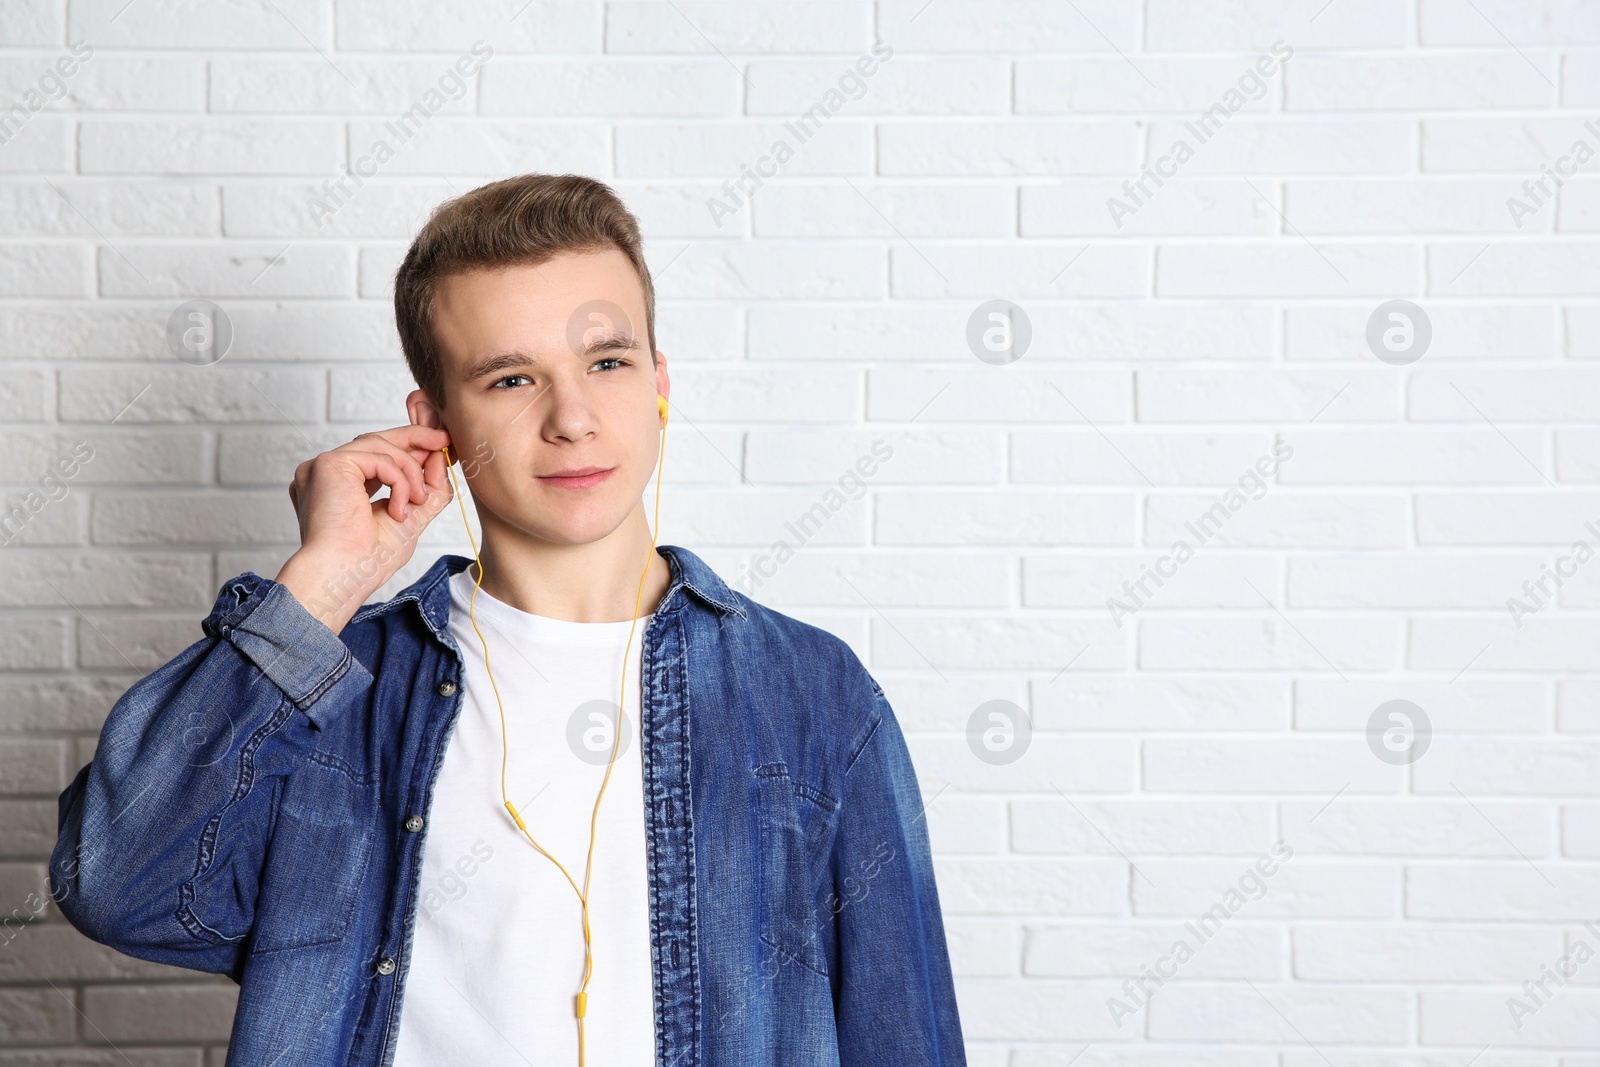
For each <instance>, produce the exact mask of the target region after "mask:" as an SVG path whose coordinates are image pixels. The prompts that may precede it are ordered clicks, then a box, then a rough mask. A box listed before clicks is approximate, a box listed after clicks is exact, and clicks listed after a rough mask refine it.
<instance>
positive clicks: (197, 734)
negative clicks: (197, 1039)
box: [50, 571, 372, 977]
mask: <svg viewBox="0 0 1600 1067" xmlns="http://www.w3.org/2000/svg"><path fill="white" fill-rule="evenodd" d="M201 625H202V627H203V628H204V630H205V633H206V636H205V637H204V638H203V639H201V640H199V641H196V642H195V643H194V644H192V645H190V646H189V647H188V648H186V649H185V650H184V651H183V652H181V653H179V654H178V655H177V656H176V657H174V658H173V659H172V660H170V661H169V662H167V663H166V664H164V665H163V666H161V667H159V668H158V669H156V670H154V671H152V672H151V673H149V674H147V675H145V676H144V677H143V678H141V679H140V680H139V681H138V682H136V683H134V685H133V686H132V687H130V688H129V689H128V691H127V692H125V693H124V694H123V695H122V696H121V698H119V699H118V700H117V702H116V704H115V705H114V706H113V707H112V709H111V712H110V714H109V715H108V716H107V718H106V722H105V725H104V726H103V727H102V728H101V731H100V744H99V747H98V749H96V751H95V755H94V759H93V761H91V762H90V763H89V764H88V765H87V766H85V767H84V768H83V769H82V770H80V771H79V772H78V774H77V777H76V778H74V779H73V781H72V783H71V784H70V785H68V786H67V788H66V790H65V791H63V792H62V794H61V797H60V800H59V828H60V832H59V836H58V837H57V839H56V846H55V849H54V851H53V852H52V853H51V856H50V882H51V894H52V895H53V897H54V898H55V900H56V903H57V906H58V907H59V908H60V909H61V912H62V914H63V915H65V916H66V917H67V919H68V920H69V921H70V922H71V923H72V925H73V926H75V927H77V928H78V930H80V931H81V932H83V933H84V934H85V935H87V936H88V937H90V938H92V939H93V940H95V941H98V942H101V943H102V944H105V945H109V946H110V947H112V948H115V949H117V950H118V951H120V952H124V953H126V954H128V955H130V956H137V957H139V958H140V959H148V960H155V961H157V962H160V963H168V964H172V965H174V966H177V967H188V968H192V969H194V970H201V971H211V972H215V973H227V974H234V975H235V977H237V969H238V968H239V966H240V965H241V963H242V958H241V953H242V943H243V942H244V940H245V937H246V935H247V934H248V933H249V931H250V928H251V925H252V922H253V919H254V905H255V889H256V887H257V885H258V884H259V882H260V871H261V863H262V859H263V856H264V853H265V848H266V842H267V837H268V831H269V828H270V827H271V825H272V817H273V801H274V781H275V779H276V778H277V777H279V776H282V775H283V774H286V773H287V772H288V771H289V770H291V769H292V768H293V766H294V765H295V764H296V763H297V762H299V761H301V760H303V759H304V756H305V753H306V751H307V750H308V749H309V748H310V747H311V746H313V745H314V743H315V738H316V734H317V731H318V730H319V729H320V728H322V727H324V726H326V725H327V723H328V722H329V721H330V719H331V717H332V716H335V715H338V714H339V713H340V712H341V711H342V710H344V709H345V708H347V707H349V706H350V705H351V704H353V703H355V702H356V701H358V700H359V699H360V698H361V696H362V695H363V694H364V693H365V692H366V690H367V688H368V687H369V686H370V685H371V684H372V676H371V674H370V673H368V671H367V669H366V668H365V667H363V666H362V665H361V663H360V662H359V661H357V660H356V659H355V658H354V657H353V656H352V655H351V652H350V649H349V648H348V647H347V646H346V645H345V643H344V642H343V641H341V640H340V639H339V637H338V636H337V635H336V634H334V633H333V631H331V630H329V629H328V628H327V627H326V626H325V625H323V624H322V623H321V622H318V621H317V620H316V619H314V618H312V617H311V615H310V614H309V613H308V612H307V611H306V610H305V608H304V607H303V606H302V605H301V604H300V603H299V601H297V600H296V599H295V597H294V596H293V595H292V594H291V593H290V592H289V590H288V589H287V588H286V587H285V586H282V585H279V584H278V583H276V582H274V581H270V580H268V579H266V578H262V577H261V576H260V575H257V574H255V573H253V572H251V571H246V572H244V573H243V574H241V575H239V576H237V577H235V578H232V579H230V580H229V581H228V582H226V583H225V584H224V586H223V588H222V592H221V593H220V595H219V596H218V598H217V601H216V604H215V606H214V607H213V608H212V611H211V614H210V615H208V616H207V617H206V619H205V621H204V622H203V623H202V624H201Z"/></svg>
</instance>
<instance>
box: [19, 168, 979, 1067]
mask: <svg viewBox="0 0 1600 1067" xmlns="http://www.w3.org/2000/svg"><path fill="white" fill-rule="evenodd" d="M394 302H395V315H396V320H397V324H398V328H399V333H400V339H401V343H402V347H403V350H404V352H405V357H406V360H407V362H408V364H409V366H410V370H411V373H412V375H413V377H414V378H415V379H416V382H417V385H418V388H417V389H416V390H415V391H414V392H412V393H411V394H410V395H409V396H408V397H407V399H406V408H407V414H408V415H409V417H410V422H409V424H408V425H406V426H399V427H395V428H393V429H387V430H381V431H377V432H372V433H364V434H360V435H358V436H357V437H356V438H355V439H354V440H352V441H351V442H349V443H348V444H344V445H341V446H339V447H338V448H335V449H332V450H331V451H328V452H324V453H322V454H321V455H318V456H316V457H315V458H314V459H310V460H307V461H306V462H304V463H302V464H300V466H299V468H298V469H297V470H296V471H295V475H294V480H293V483H292V484H291V485H290V487H289V495H290V499H291V500H292V502H293V504H294V507H295V510H296V512H297V514H298V516H299V522H300V534H301V540H302V545H301V547H300V549H299V550H298V551H296V552H295V553H294V554H293V555H292V556H291V557H290V558H289V560H288V561H287V562H286V563H285V564H284V565H283V568H282V569H281V570H280V571H279V572H278V575H277V577H276V578H275V579H271V580H269V579H267V578H263V577H261V576H259V575H257V574H255V573H254V572H252V571H245V572H244V573H242V574H240V575H238V576H236V577H234V578H231V579H229V580H228V581H226V582H225V583H223V585H222V588H221V592H220V595H219V596H218V598H217V600H216V603H215V605H214V607H213V608H212V610H211V613H210V615H208V616H207V617H206V619H205V620H204V622H203V623H202V627H203V629H204V632H205V637H204V639H202V640H200V641H198V642H196V643H195V644H193V645H191V646H190V647H189V648H187V649H185V650H184V651H183V652H181V653H180V654H179V655H178V656H177V657H175V658H174V659H173V660H171V661H170V662H168V663H167V664H165V665H164V666H162V667H160V668H158V669H157V670H155V671H152V672H151V673H150V674H149V675H147V676H145V677H144V678H142V679H140V680H139V681H138V682H136V683H135V684H134V685H133V686H132V688H130V689H129V690H128V691H127V693H125V694H124V695H123V696H122V698H121V699H119V700H118V701H117V702H116V705H115V706H114V707H113V708H112V709H111V713H110V715H109V717H108V718H107V720H106V723H105V726H104V728H103V729H102V731H101V735H100V746H99V749H98V751H97V753H96V755H95V758H94V761H93V762H92V763H90V764H89V765H88V766H87V767H85V768H83V769H82V770H81V771H80V772H79V773H78V775H77V777H76V779H75V780H74V781H73V782H72V784H71V785H70V786H69V787H68V788H67V789H66V791H65V792H63V793H62V795H61V799H60V838H59V840H58V842H57V844H56V847H55V850H54V853H53V855H52V856H51V862H50V873H51V877H52V892H53V893H54V894H55V895H56V896H57V899H58V902H59V905H60V908H61V910H62V912H63V914H65V915H66V917H67V918H68V919H69V920H70V921H71V922H72V923H73V925H74V926H76V927H77V928H78V929H79V930H81V931H82V932H83V933H85V934H86V935H88V936H89V937H91V938H93V939H94V940H96V941H99V942H102V943H104V944H107V945H110V946H112V947H114V948H116V949H118V950H120V951H122V952H124V953H127V954H128V955H132V956H137V957H140V958H143V959H149V960H156V961H159V962H163V963H168V964H173V965H176V966H179V967H188V968H193V969H196V970H202V971H211V972H218V973H224V974H227V975H229V976H230V977H231V978H232V979H233V980H234V981H236V982H238V983H239V985H240V991H239V1000H238V1008H237V1011H236V1013H235V1016H234V1023H233V1034H232V1040H231V1043H230V1046H229V1051H228V1059H227V1063H228V1064H229V1067H233V1065H236V1064H267V1063H273V1064H283V1065H289V1064H353V1065H363V1067H365V1065H381V1067H388V1065H391V1064H394V1065H398V1067H420V1065H424V1064H443V1063H450V1064H456V1063H463V1064H464V1063H471V1064H521V1063H538V1064H563V1063H576V1062H579V1059H580V1052H581V1054H583V1055H585V1056H587V1058H588V1060H589V1062H592V1063H594V1064H598V1065H601V1067H613V1065H617V1067H621V1065H630V1067H631V1065H644V1064H655V1065H658V1067H698V1065H706V1067H722V1065H727V1067H734V1065H738V1067H752V1065H755V1067H760V1065H776V1064H780V1063H781V1064H794V1065H817V1067H820V1065H825V1064H827V1065H833V1064H840V1065H861V1067H867V1065H872V1067H881V1065H886V1064H926V1065H938V1067H944V1065H958V1064H964V1063H965V1057H964V1053H963V1048H962V1038H961V1029H960V1023H959V1020H958V1016H957V1011H956V1003H955V997H954V990H953V984H952V978H951V971H950V963H949V958H948V951H947V946H946V941H945V933H944V927H943V923H942V919H941V915H940V909H939V901H938V893H937V890H936V887H935V883H934V874H933V866H932V862H931V859H930V852H929V841H928V832H927V819H926V817H925V811H924V804H923V800H922V797H921V795H920V791H919V789H918V785H917V779H916V775H915V773H914V771H913V768H912V764H911V760H910V757H909V755H908V752H907V749H906V744H905V741H904V738H903V736H902V734H901V731H900V728H899V725H898V723H897V722H896V719H895V715H894V713H893V711H892V710H891V708H890V706H889V702H888V701H887V700H886V699H885V697H884V693H883V690H882V688H881V687H880V686H879V685H878V683H877V682H876V680H874V679H873V677H872V676H871V675H870V674H869V673H868V672H867V670H866V669H865V668H864V667H863V665H862V664H861V662H860V661H859V660H858V659H857V658H856V657H855V656H854V655H853V654H852V653H851V651H850V649H849V648H848V646H846V645H845V644H844V643H843V642H842V641H840V640H839V639H838V638H836V637H834V636H832V635H830V634H828V633H827V632H825V631H823V630H820V629H817V628H816V627H813V626H809V625H806V624H803V623H801V622H798V621H796V620H794V619H791V618H789V617H788V616H785V615H783V614H780V613H779V612H776V611H773V610H771V609H770V608H766V607H763V606H761V605H759V604H757V603H755V602H754V601H752V600H750V599H749V598H748V597H745V596H743V595H741V594H739V593H737V592H735V591H734V590H733V589H731V588H729V587H728V585H727V584H726V583H724V582H723V580H722V579H721V578H720V577H718V575H717V574H716V572H715V571H713V570H712V569H711V568H710V567H709V566H707V565H706V564H705V563H704V562H703V561H702V560H701V559H700V558H699V557H698V556H696V555H695V554H694V553H692V552H690V551H688V550H687V549H684V548H679V547H676V546H672V545H663V546H660V548H659V551H657V549H656V548H655V547H654V545H653V538H652V536H651V532H650V525H649V522H648V521H647V518H646V515H645V510H644V504H643V499H642V497H643V491H644V489H645V486H646V484H647V483H648V482H649V481H650V479H651V477H652V475H658V463H657V460H658V458H659V456H660V453H659V451H658V449H659V448H660V447H661V443H662V440H663V437H664V435H663V433H662V430H663V428H664V426H665V421H666V419H667V415H668V412H669V410H670V408H669V405H668V404H666V403H665V402H664V401H665V399H666V398H667V397H668V396H669V394H670V382H669V380H668V376H667V361H666V358H665V357H664V356H663V355H662V354H661V353H660V352H658V351H657V350H656V347H655V295H654V289H653V286H652V283H651V278H650V274H649V271H648V269H647V267H646V265H645V260H644V256H643V254H642V252H641V244H640V236H639V227H638V223H637V221H636V220H635V218H634V217H633V216H632V215H631V214H630V213H629V211H628V210H627V208H626V207H624V205H623V204H622V202H621V201H620V200H618V199H617V197H616V195H615V194H614V193H613V192H612V190H610V189H609V188H607V187H606V186H605V185H603V184H601V183H599V182H596V181H593V180H591V179H588V178H585V177H581V176H578V175H560V176H550V175H526V176H522V177H518V178H512V179H508V180H505V181H499V182H494V183H491V184H489V185H485V186H483V187H481V188H478V189H475V190H473V191H472V192H470V193H468V194H466V195H465V196H461V197H459V198H457V199H455V200H452V201H449V202H447V203H445V204H444V205H442V206H441V207H440V208H439V209H438V210H437V211H436V212H435V213H434V214H433V216H432V218H431V219H430V220H429V221H428V223H427V224H426V226H425V227H424V228H423V230H422V232H421V233H420V234H419V235H418V236H417V238H416V240H415V241H414V242H413V244H412V246H411V248H410V250H409V252H408V254H407V256H406V258H405V260H404V262H403V263H402V264H401V266H400V268H399V271H398V273H397V275H396V279H395V296H394ZM639 324H642V325H643V330H642V331H641V330H639V329H638V328H637V327H638V326H639ZM447 449H448V461H449V462H450V463H454V462H456V461H459V463H460V468H461V469H460V473H461V475H462V476H463V477H465V479H466V481H467V483H468V484H469V485H470V487H471V489H472V500H473V503H474V505H475V507H476V511H477V519H478V522H479V524H480V525H481V529H482V547H481V556H480V557H479V558H478V559H477V560H476V561H475V560H471V559H468V558H466V557H464V556H459V555H453V554H446V555H443V556H441V557H440V558H439V559H438V560H437V561H436V562H435V563H434V564H433V565H432V566H431V567H430V568H429V569H428V570H427V572H426V573H424V574H423V575H422V576H421V577H420V578H418V579H417V580H416V581H415V582H413V583H412V584H411V585H409V586H407V587H406V588H405V589H404V590H403V591H402V592H401V593H400V594H399V595H398V596H396V597H394V598H393V599H391V600H388V601H384V602H381V603H376V604H369V605H365V606H363V605H364V604H365V601H366V599H367V598H368V597H369V596H371V595H372V594H373V593H374V592H375V591H376V590H377V589H378V588H379V587H381V586H382V585H383V584H384V583H385V582H387V581H388V580H389V578H390V577H392V576H393V575H394V574H395V573H396V572H397V571H398V570H399V568H400V567H402V566H403V565H404V564H405V563H406V562H407V561H408V560H409V559H410V557H411V554H412V550H413V548H414V547H415V545H416V540H417V535H418V534H419V533H420V532H421V530H422V528H423V527H425V526H426V525H427V524H428V523H429V522H431V521H432V520H433V519H435V518H437V517H438V516H439V515H440V513H441V512H443V511H445V510H446V509H447V508H449V507H450V505H451V502H452V501H453V500H456V497H455V493H454V490H453V483H452V480H451V478H450V477H448V476H447V475H448V474H449V473H450V471H449V467H448V465H447V454H446V450H447ZM383 486H387V487H388V489H389V494H388V496H387V497H386V498H382V499H378V500H373V499H372V495H373V494H374V493H375V492H376V491H377V490H378V489H379V488H380V487H383ZM657 487H658V490H659V476H658V477H657ZM658 499H659V498H658ZM456 509H457V510H458V511H459V517H460V519H462V520H465V519H466V509H465V508H464V507H462V506H461V504H460V503H459V502H457V504H456ZM469 532H470V527H469ZM474 549H475V555H476V554H477V544H476V541H474ZM636 628H637V630H638V632H639V633H640V635H641V637H640V640H638V641H634V640H633V634H634V632H635V629H636ZM619 698H620V710H619V706H618V705H619ZM425 843H426V847H424V844H425ZM580 879H581V881H580ZM591 979H592V980H591ZM580 1042H581V1045H580Z"/></svg>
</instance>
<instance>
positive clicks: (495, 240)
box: [394, 174, 656, 407]
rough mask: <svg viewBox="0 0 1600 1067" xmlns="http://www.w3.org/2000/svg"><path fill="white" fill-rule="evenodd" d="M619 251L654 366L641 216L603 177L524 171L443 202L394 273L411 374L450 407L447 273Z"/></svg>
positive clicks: (397, 316) (651, 292)
mask: <svg viewBox="0 0 1600 1067" xmlns="http://www.w3.org/2000/svg"><path fill="white" fill-rule="evenodd" d="M607 247H615V248H616V249H618V250H619V251H621V252H622V254H623V255H625V256H627V257H628V258H629V259H630V260H631V261H632V262H633V268H634V270H635V271H637V272H638V275H639V284H640V285H641V286H643V288H644V315H645V335H646V337H647V339H648V341H649V344H650V362H651V363H652V364H654V363H655V362H656V291H655V286H654V285H653V284H652V283H651V280H650V268H649V267H648V266H646V264H645V261H644V251H643V249H642V247H641V242H640V238H639V220H638V219H636V218H634V216H633V213H632V212H631V211H629V210H628V209H627V207H626V206H624V205H623V203H622V200H621V199H620V198H618V196H617V194H616V193H615V192H614V191H613V190H612V189H611V187H610V186H608V185H606V184H605V183H604V182H598V181H595V180H594V179H593V178H589V177H586V176H584V175H582V174H522V175H518V176H517V177H515V178H505V179H503V180H501V181H497V182H490V183H489V184H487V185H480V186H479V187H478V188H476V189H474V190H472V191H471V192H469V193H464V194H462V195H461V196H458V197H456V198H454V199H453V200H446V201H445V202H444V203H442V204H440V205H439V206H438V207H436V208H435V209H434V211H433V214H432V215H431V216H429V218H428V221H427V222H426V223H425V224H424V225H423V227H422V229H421V231H420V232H419V233H418V234H417V236H416V239H415V240H414V241H412V242H411V248H410V249H409V250H408V251H407V252H406V258H405V259H404V260H403V261H402V262H401V264H400V269H399V270H397V271H395V276H394V320H395V326H396V327H397V328H398V330H399V332H400V347H401V350H402V351H404V353H405V357H406V363H407V365H408V366H410V368H411V376H412V377H413V378H415V379H416V381H417V385H418V386H419V387H420V388H421V389H422V390H423V391H424V392H426V393H427V394H428V396H429V397H431V398H432V399H433V401H434V403H435V404H437V405H439V406H440V407H443V406H444V370H443V367H442V364H441V362H440V359H439V348H438V343H437V342H436V341H435V339H434V336H433V328H432V325H433V296H434V290H435V289H436V287H437V286H438V284H439V280H440V279H441V278H444V277H446V276H447V275H451V274H461V273H464V272H466V271H470V270H480V269H486V270H493V269H496V268H500V267H510V266H537V265H539V264H540V263H543V262H545V261H546V260H548V259H550V258H551V257H552V256H555V255H556V254H558V253H560V252H589V251H601V250H603V249H605V248H607Z"/></svg>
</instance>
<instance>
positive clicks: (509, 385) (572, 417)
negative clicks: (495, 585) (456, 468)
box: [407, 248, 669, 544]
mask: <svg viewBox="0 0 1600 1067" xmlns="http://www.w3.org/2000/svg"><path fill="white" fill-rule="evenodd" d="M433 333H434V337H435V339H436V341H437V344H438V347H439V351H440V358H441V360H442V363H443V366H442V370H443V373H444V397H443V400H444V403H445V408H444V410H443V411H442V412H440V413H439V415H440V417H441V421H442V422H443V425H444V428H445V429H446V430H447V431H449V433H450V437H451V441H452V444H451V447H450V457H451V459H454V460H458V461H459V462H460V463H461V465H462V468H461V469H462V471H463V473H464V474H466V475H467V476H468V477H469V480H470V484H471V486H472V495H473V498H474V500H475V501H476V502H477V503H478V505H479V506H480V507H482V508H486V509H487V510H488V511H490V512H492V513H493V515H494V516H495V517H497V518H498V519H499V521H500V522H501V523H504V524H506V525H508V526H511V527H514V528H516V529H518V530H521V531H522V532H524V533H525V534H527V535H528V536H530V537H532V538H534V539H536V540H540V541H547V542H552V543H556V544H587V543H589V542H592V541H597V540H599V539H600V538H602V537H605V536H607V535H609V534H610V533H611V532H612V531H614V530H616V529H617V528H618V527H619V526H620V525H621V524H622V522H623V520H624V519H626V518H627V517H628V515H629V514H630V513H631V512H632V511H633V509H634V508H636V507H639V506H640V505H641V498H642V496H643V493H644V487H645V485H646V483H648V482H649V480H650V478H651V476H652V475H653V474H654V472H655V467H656V459H657V457H658V455H659V453H658V451H657V450H658V447H659V444H660V431H661V418H660V413H659V411H658V410H657V407H656V395H657V394H658V393H659V394H660V395H662V396H666V395H668V391H669V384H668V381H667V361H666V357H664V356H662V357H661V358H660V360H659V362H658V363H657V364H656V365H655V366H652V365H651V361H650V352H649V340H648V337H647V335H646V332H645V317H644V291H643V288H642V287H641V286H640V284H639V278H638V275H637V274H635V273H634V269H633V264H632V263H631V262H630V261H629V260H628V257H627V256H625V255H623V253H622V252H620V251H619V250H617V249H615V248H608V249H606V250H605V251H602V252H585V253H562V254H560V255H557V256H555V257H554V258H552V259H550V260H547V261H546V262H544V263H542V264H540V265H539V266H537V267H524V266H517V267H507V268H504V269H501V270H495V271H484V270H477V271H471V272H469V273H466V274H456V275H451V276H449V277H447V278H444V279H443V280H442V281H441V282H440V284H439V286H438V289H437V292H436V296H435V302H434V314H433ZM657 355H658V356H659V355H660V354H659V353H657ZM407 403H408V405H409V406H411V407H412V408H413V409H415V408H416V406H417V405H418V404H421V405H424V406H428V407H431V404H429V402H428V400H427V396H426V394H425V393H423V392H422V390H420V389H418V390H416V391H415V392H413V393H412V394H411V396H410V397H408V398H407ZM413 421H416V419H415V417H413ZM596 469H598V471H600V472H604V473H601V474H599V476H588V477H582V478H572V477H561V476H560V475H561V474H562V473H563V472H570V471H574V470H582V471H592V470H596Z"/></svg>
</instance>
